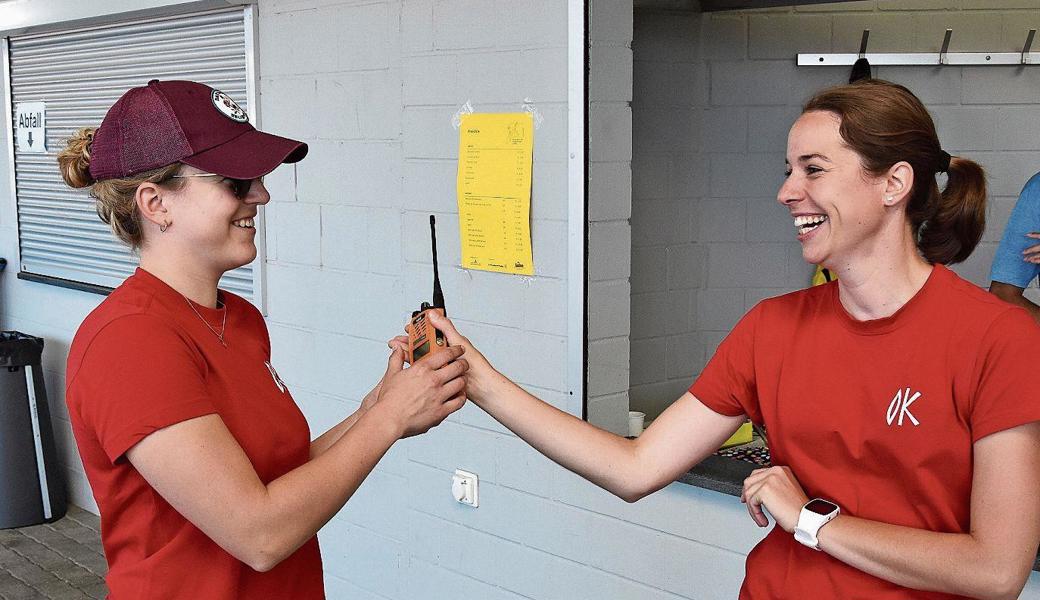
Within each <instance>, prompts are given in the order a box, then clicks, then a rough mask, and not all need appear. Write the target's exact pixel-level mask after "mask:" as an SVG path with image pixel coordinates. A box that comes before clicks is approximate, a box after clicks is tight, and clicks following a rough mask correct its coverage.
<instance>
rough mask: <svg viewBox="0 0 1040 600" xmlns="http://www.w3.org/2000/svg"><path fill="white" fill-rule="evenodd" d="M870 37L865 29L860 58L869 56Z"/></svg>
mask: <svg viewBox="0 0 1040 600" xmlns="http://www.w3.org/2000/svg"><path fill="white" fill-rule="evenodd" d="M868 39H870V30H869V29H864V30H863V38H862V39H861V40H860V41H859V57H860V58H866V57H867V40H868ZM1029 39H1033V38H1029Z"/></svg>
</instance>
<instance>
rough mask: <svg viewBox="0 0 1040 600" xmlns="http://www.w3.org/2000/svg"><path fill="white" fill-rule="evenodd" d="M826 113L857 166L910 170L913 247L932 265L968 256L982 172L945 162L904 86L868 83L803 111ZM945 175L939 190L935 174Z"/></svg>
mask: <svg viewBox="0 0 1040 600" xmlns="http://www.w3.org/2000/svg"><path fill="white" fill-rule="evenodd" d="M810 111H826V112H831V113H834V114H836V115H838V117H839V118H840V119H841V125H840V128H839V131H840V133H841V137H842V139H843V140H844V141H845V143H846V144H847V145H848V146H849V147H850V148H852V149H853V150H854V151H855V152H856V153H857V154H859V156H860V160H861V162H862V163H863V169H864V170H865V171H867V172H868V173H870V174H872V175H874V176H880V175H882V174H883V173H885V172H886V171H888V169H889V168H890V167H891V166H892V165H894V164H896V163H897V162H900V161H906V162H907V163H909V164H910V166H911V167H912V168H913V170H914V187H913V189H912V190H911V191H910V199H909V201H908V202H907V205H906V214H907V218H908V219H909V221H910V228H911V232H912V233H913V235H914V238H915V239H916V240H917V249H918V251H919V252H920V253H921V255H922V256H923V257H924V258H925V260H927V261H928V262H931V263H942V264H951V263H957V262H961V261H963V260H964V259H966V258H968V256H970V255H971V253H972V251H973V250H974V249H975V246H976V245H977V244H978V243H979V239H980V238H981V237H982V232H983V230H985V228H986V176H985V173H984V172H983V170H982V167H981V166H979V165H978V164H977V163H975V162H973V161H971V160H968V159H966V158H961V157H954V158H952V159H950V162H949V166H947V165H946V156H947V155H946V154H945V152H943V150H942V148H941V146H940V145H939V137H938V136H937V135H936V133H935V124H934V123H933V122H932V117H931V115H929V114H928V110H927V109H926V108H925V107H924V105H923V104H921V101H920V100H918V98H917V96H914V94H913V93H912V92H911V91H910V90H908V89H906V88H905V87H903V86H901V85H898V84H894V83H890V82H888V81H882V80H880V79H867V80H861V81H857V82H856V83H854V84H848V85H840V86H836V87H832V88H829V89H826V90H823V91H822V92H820V93H818V94H816V95H815V96H814V97H813V98H812V99H810V100H809V102H807V103H806V104H805V106H804V107H803V109H802V112H810ZM943 170H945V171H946V172H947V175H948V179H947V184H946V189H944V190H943V191H942V193H940V192H939V185H938V183H937V182H936V179H935V174H936V173H937V172H940V171H943Z"/></svg>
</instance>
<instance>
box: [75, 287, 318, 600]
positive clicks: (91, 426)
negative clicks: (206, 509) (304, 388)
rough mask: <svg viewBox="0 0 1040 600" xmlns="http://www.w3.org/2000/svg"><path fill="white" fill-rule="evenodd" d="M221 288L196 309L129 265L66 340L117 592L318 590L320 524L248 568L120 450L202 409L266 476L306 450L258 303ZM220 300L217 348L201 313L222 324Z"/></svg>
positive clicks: (278, 594) (302, 595) (224, 599)
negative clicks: (216, 301)
mask: <svg viewBox="0 0 1040 600" xmlns="http://www.w3.org/2000/svg"><path fill="white" fill-rule="evenodd" d="M221 294H222V297H223V300H224V304H225V307H224V308H223V309H219V310H217V309H210V308H206V307H202V306H199V305H195V308H196V310H198V312H199V314H198V315H197V314H195V312H194V311H192V309H191V306H189V304H188V302H187V300H186V299H185V298H184V297H183V296H181V295H180V294H179V293H177V292H176V291H175V290H173V289H172V288H170V287H169V286H168V285H166V284H165V283H163V282H162V281H161V280H159V279H158V278H156V277H155V276H153V275H151V274H150V273H148V272H147V271H144V270H142V269H137V272H136V273H134V275H132V276H131V277H130V278H128V279H127V280H126V281H125V282H124V283H123V285H121V286H119V288H117V289H116V290H115V291H114V292H112V294H111V295H110V296H109V297H108V298H107V299H106V300H105V301H104V302H102V303H101V305H100V306H98V308H97V309H95V310H94V311H93V312H92V313H90V315H89V316H88V317H87V318H86V320H85V321H84V322H83V324H82V325H81V326H80V328H79V331H78V332H77V333H76V337H75V339H74V340H73V342H72V348H71V349H70V351H69V361H68V373H67V379H68V386H67V390H66V395H65V399H66V402H67V403H68V405H69V415H70V417H71V419H72V430H73V432H74V434H75V436H76V443H77V445H78V446H79V451H80V456H81V457H82V459H83V467H84V469H85V470H86V474H87V479H88V480H89V481H90V485H91V488H92V490H93V493H94V498H95V499H96V500H97V503H98V508H100V511H101V539H102V543H103V545H104V548H105V556H106V558H107V559H108V565H109V572H108V576H107V583H108V587H109V590H110V591H111V595H110V596H109V597H110V598H111V599H113V600H138V599H150V598H156V599H158V598H162V599H164V600H172V599H180V598H183V599H185V600H187V599H191V600H231V599H238V598H241V599H249V600H256V599H268V598H269V599H272V600H273V599H278V600H284V599H286V598H293V599H305V600H314V599H321V598H324V597H325V594H324V585H323V582H322V572H321V556H320V554H319V551H318V540H317V538H316V537H315V538H311V539H310V540H309V541H308V542H307V543H305V544H304V545H303V546H302V547H301V548H300V549H299V550H297V551H296V552H295V553H293V554H292V555H291V556H289V557H288V558H286V559H285V560H284V561H282V562H281V563H280V564H278V566H276V567H275V568H274V569H272V570H270V571H268V572H266V573H259V572H257V571H254V570H253V569H251V568H250V567H249V566H248V565H246V564H245V563H242V562H241V561H239V560H237V559H236V558H234V557H233V556H231V555H230V554H228V553H227V552H225V551H224V550H223V549H222V548H221V547H220V546H218V545H217V544H216V543H215V542H214V541H213V540H211V539H210V538H209V537H207V536H206V534H204V533H202V532H201V531H200V530H199V529H198V528H197V527H195V526H194V525H193V524H192V523H191V522H189V521H188V520H187V519H185V518H184V517H182V516H181V515H180V513H178V512H177V511H176V510H174V509H173V507H171V506H170V505H169V504H168V503H167V502H166V501H165V500H164V499H163V498H162V497H161V496H160V495H159V494H158V493H157V492H156V491H155V490H154V489H152V487H151V486H150V485H148V482H147V481H145V479H144V478H143V477H142V476H141V474H140V473H139V472H138V471H137V470H136V469H135V468H134V467H133V465H132V464H130V462H129V461H128V460H127V459H126V456H125V454H126V451H127V450H129V449H130V448H131V447H132V446H134V444H136V443H137V442H139V441H141V440H142V439H144V438H145V437H147V436H148V435H149V434H150V433H152V432H154V431H156V430H159V429H162V428H164V427H167V426H169V425H172V424H174V423H178V422H181V421H184V420H187V419H191V418H194V417H199V416H202V415H208V414H217V415H220V418H221V419H222V420H223V421H224V424H225V425H227V428H228V430H229V431H230V432H231V434H232V435H233V436H234V437H235V439H236V440H237V441H238V443H239V445H241V446H242V449H243V450H244V451H245V453H246V456H248V457H249V460H250V462H251V463H252V464H253V467H254V468H255V469H256V473H257V475H258V476H259V477H260V480H261V481H263V482H264V483H268V482H270V481H272V480H274V479H276V478H278V477H280V476H281V475H283V474H285V473H286V472H288V471H290V470H292V469H294V468H296V467H298V466H300V465H302V464H303V463H305V462H307V460H308V459H309V456H310V430H309V428H308V426H307V422H306V420H305V419H304V417H303V414H302V413H301V412H300V410H299V408H298V407H297V406H296V403H295V402H294V401H293V399H292V396H290V395H289V392H288V390H286V389H285V386H284V384H283V383H282V382H281V381H280V380H279V379H278V378H277V374H276V373H275V371H274V369H273V368H272V367H271V366H270V358H271V348H270V340H269V338H268V335H267V327H266V325H265V324H264V321H263V317H261V315H260V313H259V312H258V311H257V310H256V308H254V307H253V306H252V305H251V304H249V303H248V302H246V301H245V300H243V299H242V298H239V297H238V296H235V295H233V294H229V293H227V292H221ZM224 311H227V315H226V317H227V322H226V325H224V327H225V336H224V339H225V340H226V341H227V347H226V348H225V347H224V346H223V345H221V343H220V341H219V340H218V338H217V336H216V335H215V334H214V333H213V331H210V329H208V328H207V327H206V325H205V323H203V321H202V319H201V318H200V315H201V317H203V318H205V319H206V320H207V321H208V322H209V323H210V326H211V327H213V329H214V330H215V331H218V332H219V331H220V328H221V324H222V320H223V319H224V316H225V315H224ZM199 493H206V491H205V490H199Z"/></svg>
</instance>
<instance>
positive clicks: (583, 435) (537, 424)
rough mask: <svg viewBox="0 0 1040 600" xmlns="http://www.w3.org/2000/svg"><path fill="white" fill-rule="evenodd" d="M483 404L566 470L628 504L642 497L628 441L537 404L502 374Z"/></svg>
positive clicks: (494, 416)
mask: <svg viewBox="0 0 1040 600" xmlns="http://www.w3.org/2000/svg"><path fill="white" fill-rule="evenodd" d="M480 395H481V399H479V400H478V399H474V398H471V399H472V400H473V401H474V402H475V403H476V404H477V405H478V406H480V407H481V408H483V409H484V410H485V411H487V412H488V414H490V415H491V416H492V417H493V418H494V419H495V420H497V421H498V422H499V423H501V424H502V425H504V426H506V427H507V428H509V429H510V430H511V431H513V432H514V433H516V434H517V435H518V436H520V438H521V439H523V440H524V441H525V442H527V443H528V444H530V445H531V446H532V447H534V448H535V449H536V450H538V451H539V452H541V453H542V454H544V455H545V456H547V457H548V458H549V459H551V460H553V461H554V462H556V463H557V464H559V465H560V466H562V467H564V468H566V469H568V470H570V471H573V472H574V473H577V474H578V475H581V476H582V477H584V478H585V479H588V480H589V481H591V482H592V483H594V484H596V485H598V486H600V487H602V488H604V489H605V490H607V491H609V492H610V493H612V494H615V495H617V496H619V497H621V498H625V499H627V500H632V499H635V496H636V494H637V493H638V490H637V488H638V485H637V484H636V481H637V469H635V468H634V467H635V463H636V449H635V445H634V444H633V442H632V440H628V439H625V438H623V437H621V436H618V435H615V434H613V433H610V432H608V431H604V430H602V429H599V428H597V427H594V426H592V425H590V424H589V423H586V422H585V421H582V420H581V419H578V418H576V417H574V416H573V415H570V414H568V413H566V412H564V411H562V410H559V409H557V408H556V407H554V406H552V405H550V404H548V403H546V402H543V401H542V400H539V399H538V398H535V397H534V396H532V395H531V394H529V393H527V392H526V391H524V390H523V389H522V388H520V387H519V386H517V385H516V384H514V383H513V382H511V381H509V380H508V379H507V378H505V377H503V376H502V375H500V374H498V373H496V374H495V377H494V381H493V382H492V383H491V384H490V385H489V386H488V388H487V390H486V391H483V392H481V394H480Z"/></svg>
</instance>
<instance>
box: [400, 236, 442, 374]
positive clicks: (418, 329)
mask: <svg viewBox="0 0 1040 600" xmlns="http://www.w3.org/2000/svg"><path fill="white" fill-rule="evenodd" d="M435 224H436V221H435V220H434V217H433V215H430V238H431V240H432V241H433V303H432V304H431V303H429V302H423V303H422V304H420V305H419V310H417V311H414V312H413V313H412V320H411V322H409V323H408V325H405V328H404V329H405V331H407V332H408V362H409V363H410V364H413V365H414V364H415V362H416V361H418V360H422V359H423V358H425V357H427V356H430V355H431V354H435V353H436V352H438V351H441V350H444V349H445V348H447V347H448V338H446V337H444V333H443V332H442V331H440V330H439V329H437V328H435V327H434V326H433V323H431V322H430V320H429V319H428V318H427V315H428V314H429V313H430V312H432V311H437V312H438V313H440V314H441V315H443V316H447V312H446V311H445V310H444V293H443V292H441V278H440V274H439V273H438V272H437V229H436V227H435Z"/></svg>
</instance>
